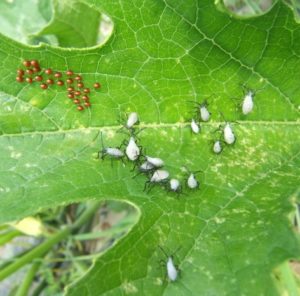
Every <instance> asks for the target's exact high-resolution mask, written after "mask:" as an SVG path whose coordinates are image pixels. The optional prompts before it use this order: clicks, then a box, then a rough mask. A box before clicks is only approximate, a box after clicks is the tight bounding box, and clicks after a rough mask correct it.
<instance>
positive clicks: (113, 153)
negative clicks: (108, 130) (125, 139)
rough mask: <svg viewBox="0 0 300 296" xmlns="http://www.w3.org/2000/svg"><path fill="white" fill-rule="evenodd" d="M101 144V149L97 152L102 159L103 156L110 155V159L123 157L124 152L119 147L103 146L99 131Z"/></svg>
mask: <svg viewBox="0 0 300 296" xmlns="http://www.w3.org/2000/svg"><path fill="white" fill-rule="evenodd" d="M101 146H102V149H101V150H100V151H99V152H98V158H101V159H104V158H105V156H110V157H111V158H112V159H122V158H123V157H124V152H123V151H122V150H121V149H120V148H116V147H104V144H103V136H102V132H101Z"/></svg>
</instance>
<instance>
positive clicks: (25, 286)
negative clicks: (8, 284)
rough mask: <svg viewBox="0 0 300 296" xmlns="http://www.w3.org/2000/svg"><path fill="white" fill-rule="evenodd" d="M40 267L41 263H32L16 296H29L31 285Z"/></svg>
mask: <svg viewBox="0 0 300 296" xmlns="http://www.w3.org/2000/svg"><path fill="white" fill-rule="evenodd" d="M40 265H41V262H39V261H37V262H33V263H32V265H31V266H30V268H29V270H28V272H27V274H26V276H25V278H24V280H23V282H22V283H21V285H20V286H19V288H18V290H17V292H16V294H15V296H26V295H27V294H28V290H29V288H30V286H31V283H32V282H33V280H34V277H35V275H36V273H37V271H38V269H39V267H40Z"/></svg>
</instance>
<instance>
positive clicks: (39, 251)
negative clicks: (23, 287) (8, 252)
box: [0, 201, 101, 281]
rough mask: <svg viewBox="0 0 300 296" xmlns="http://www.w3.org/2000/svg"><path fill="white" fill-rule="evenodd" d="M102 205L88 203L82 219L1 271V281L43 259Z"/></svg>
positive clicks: (63, 228)
mask: <svg viewBox="0 0 300 296" xmlns="http://www.w3.org/2000/svg"><path fill="white" fill-rule="evenodd" d="M100 204H101V202H98V201H97V202H90V203H88V204H87V208H86V209H85V211H84V212H83V213H82V214H81V215H80V217H79V218H78V220H77V221H76V222H75V223H74V224H72V225H68V226H63V227H62V229H61V230H59V231H58V232H56V233H55V234H53V235H52V236H51V237H49V238H48V239H47V240H45V241H44V242H43V243H41V244H40V245H38V246H36V247H35V248H33V249H32V250H30V251H29V252H28V253H26V254H25V255H23V256H22V257H20V258H18V260H16V261H14V262H12V263H11V264H9V265H7V266H6V267H4V268H3V269H2V270H0V281H1V280H3V279H5V278H6V277H8V276H10V275H11V274H12V273H14V272H16V271H17V270H18V269H20V268H21V267H23V266H24V265H26V264H28V263H29V262H31V261H33V260H34V259H36V258H41V257H43V256H44V255H45V254H46V253H48V251H49V250H51V249H52V247H53V246H54V245H56V244H57V243H59V242H60V241H61V240H63V239H65V238H66V237H68V236H69V235H70V234H71V233H72V232H74V231H76V230H77V229H78V228H80V227H81V226H82V225H84V224H85V223H86V222H87V221H88V220H89V219H91V217H92V216H93V215H94V213H95V212H96V211H97V209H98V208H99V206H100Z"/></svg>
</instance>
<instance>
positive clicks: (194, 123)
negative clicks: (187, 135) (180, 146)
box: [191, 119, 201, 134]
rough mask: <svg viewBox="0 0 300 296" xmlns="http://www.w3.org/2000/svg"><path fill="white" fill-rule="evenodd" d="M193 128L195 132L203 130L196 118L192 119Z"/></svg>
mask: <svg viewBox="0 0 300 296" xmlns="http://www.w3.org/2000/svg"><path fill="white" fill-rule="evenodd" d="M191 129H192V132H193V133H194V134H199V133H200V131H201V127H200V125H199V124H198V123H197V122H196V121H195V120H194V119H192V121H191Z"/></svg>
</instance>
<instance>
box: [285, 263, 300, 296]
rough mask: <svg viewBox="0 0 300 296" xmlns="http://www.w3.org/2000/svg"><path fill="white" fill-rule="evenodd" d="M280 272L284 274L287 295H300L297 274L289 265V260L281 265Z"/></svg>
mask: <svg viewBox="0 0 300 296" xmlns="http://www.w3.org/2000/svg"><path fill="white" fill-rule="evenodd" d="M280 272H281V276H282V283H283V284H284V286H285V287H286V289H287V292H288V293H287V295H289V296H297V295H299V291H298V287H297V283H296V280H295V275H294V273H293V271H292V269H291V267H290V265H289V262H288V261H286V262H285V263H283V264H282V265H281V266H280Z"/></svg>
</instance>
